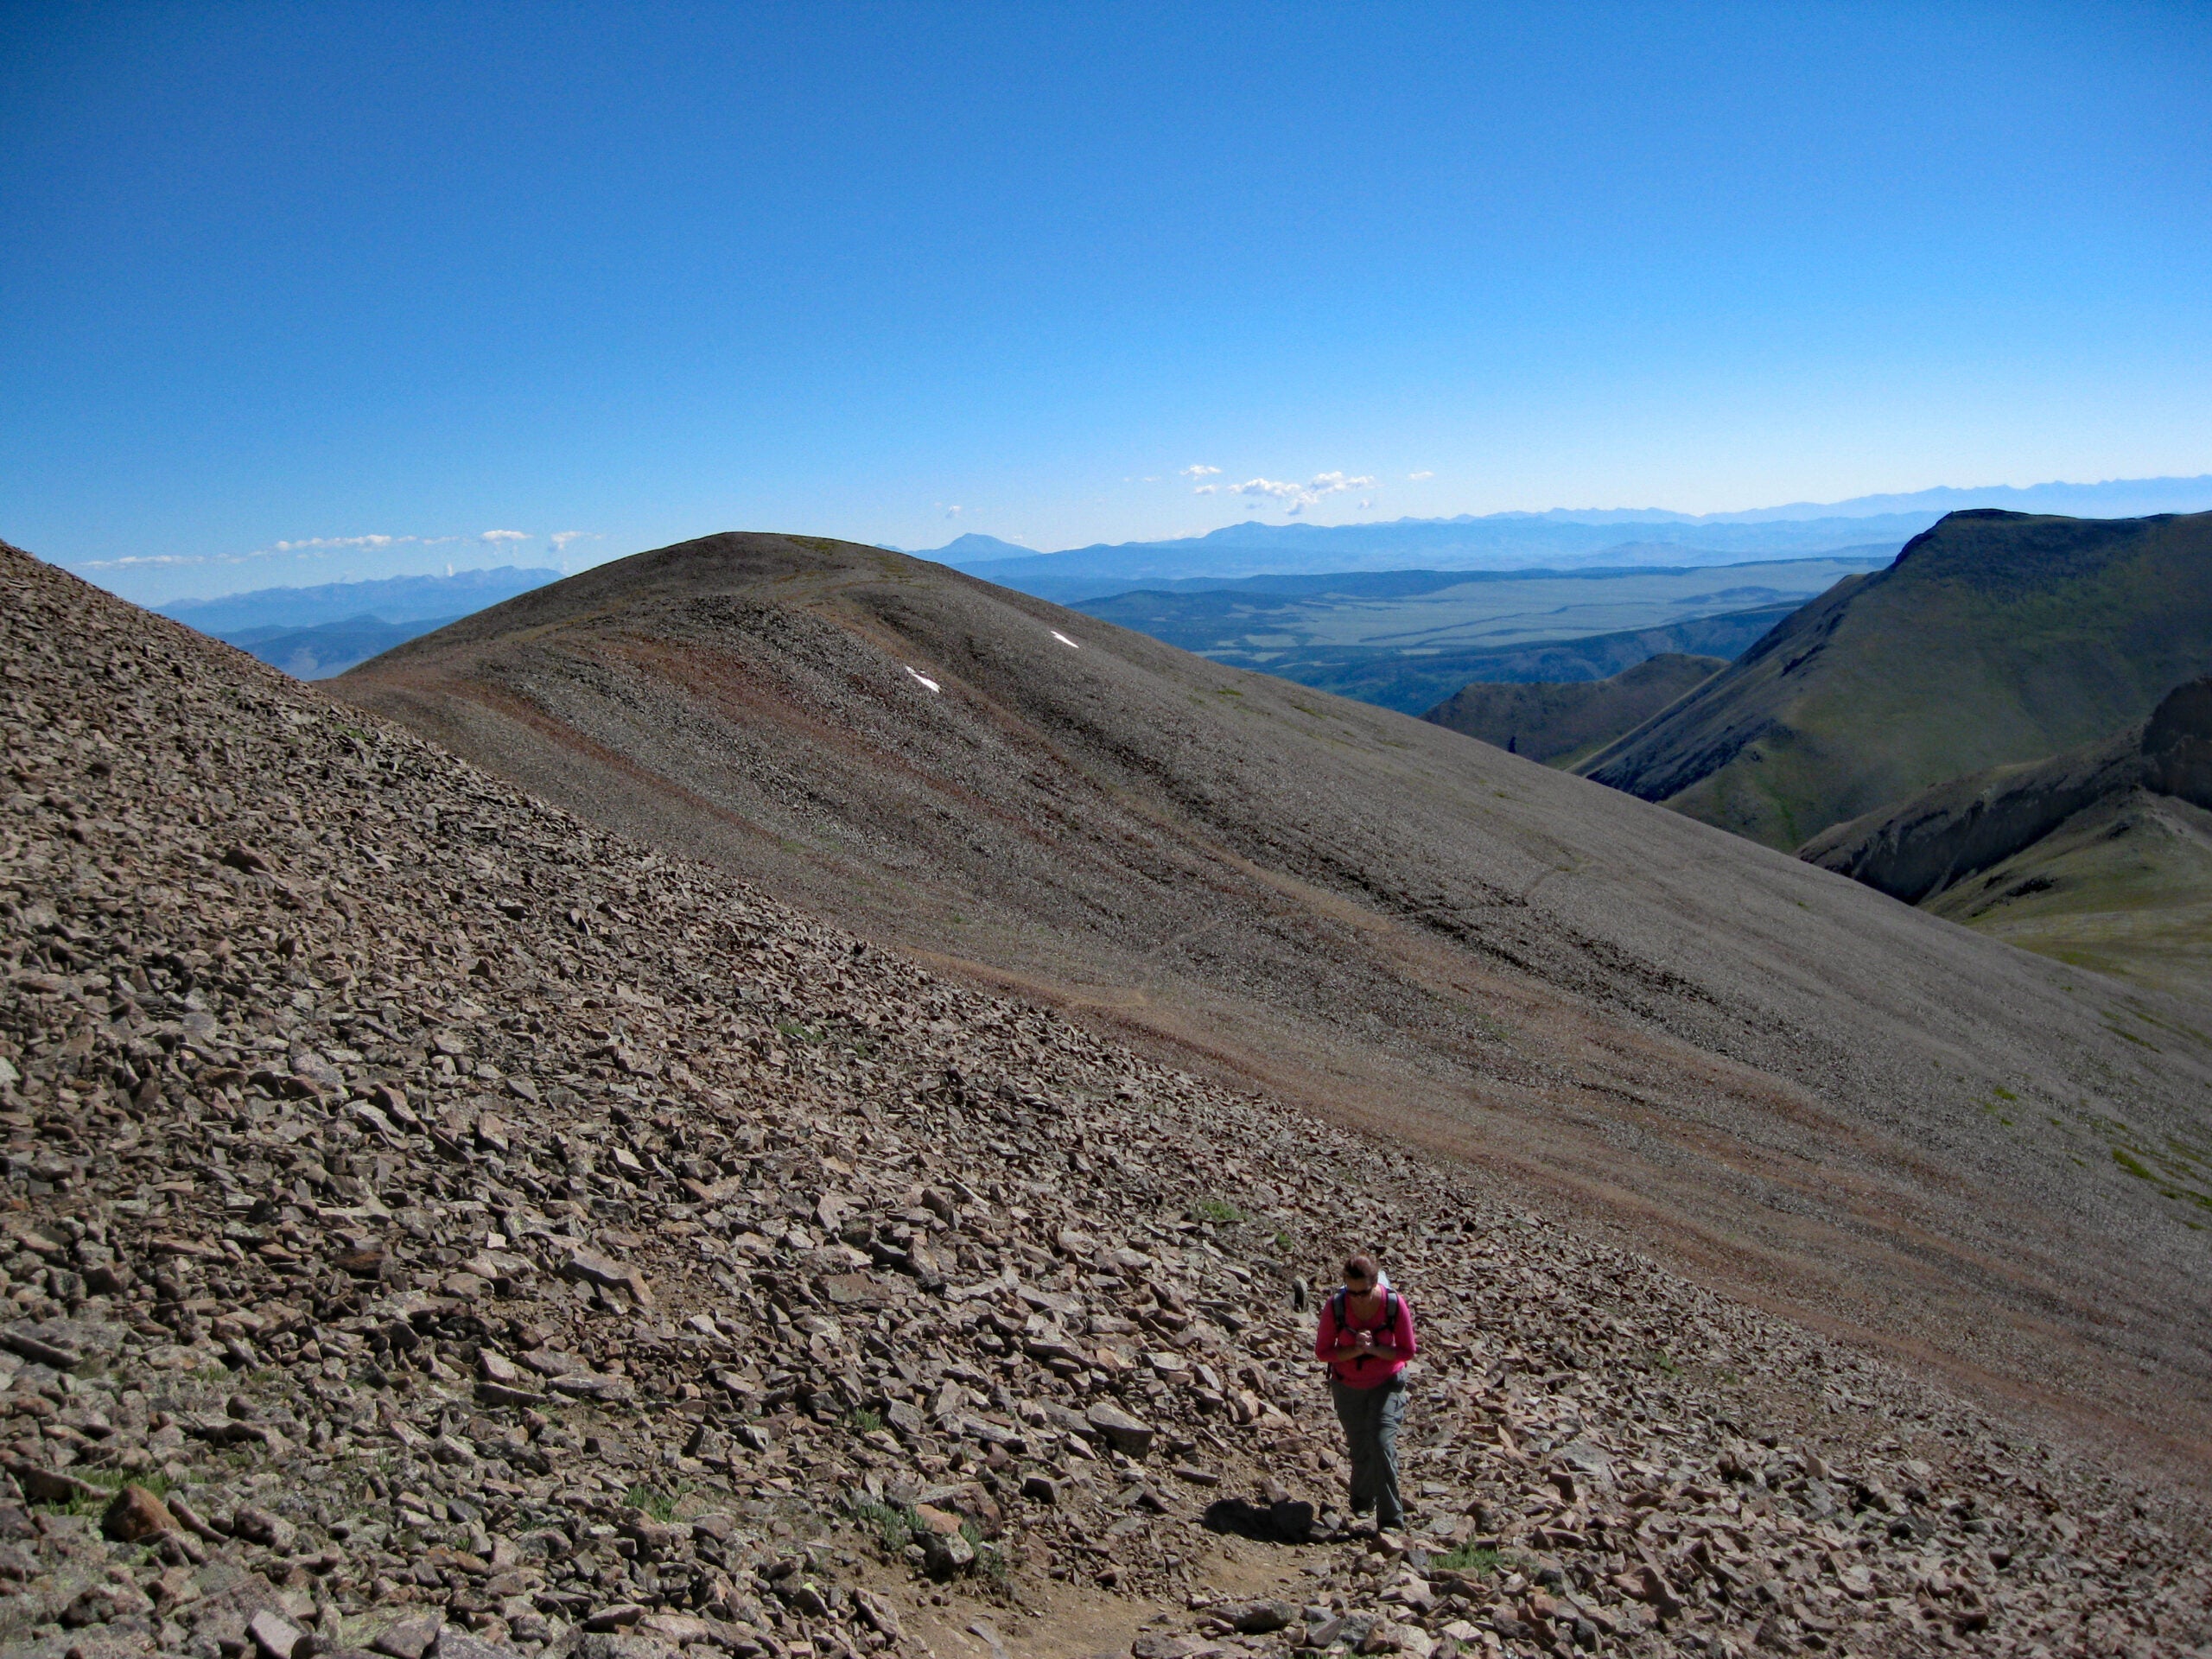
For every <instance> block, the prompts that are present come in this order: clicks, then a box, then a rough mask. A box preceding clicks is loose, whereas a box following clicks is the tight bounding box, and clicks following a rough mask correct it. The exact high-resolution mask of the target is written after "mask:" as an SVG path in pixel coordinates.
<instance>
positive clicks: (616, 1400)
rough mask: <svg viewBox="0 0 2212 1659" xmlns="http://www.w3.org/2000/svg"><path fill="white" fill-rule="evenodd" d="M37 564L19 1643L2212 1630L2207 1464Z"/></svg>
mask: <svg viewBox="0 0 2212 1659" xmlns="http://www.w3.org/2000/svg"><path fill="white" fill-rule="evenodd" d="M0 578H4V582H5V584H6V592H7V594H8V600H9V602H8V604H7V605H6V606H5V607H4V608H0V675H4V679H5V686H4V691H5V696H6V703H5V713H4V719H3V720H0V730H4V733H5V738H6V745H7V763H8V767H9V779H10V783H9V787H8V791H7V793H6V795H5V797H4V799H0V814H3V815H4V816H0V837H4V845H5V849H6V856H5V858H4V861H0V950H4V963H0V1124H4V1125H5V1127H6V1128H7V1130H8V1132H9V1144H8V1148H7V1164H6V1175H7V1181H8V1188H7V1191H8V1194H9V1197H10V1205H11V1206H12V1207H11V1208H10V1210H9V1211H8V1212H7V1214H6V1216H5V1217H4V1219H0V1226H4V1229H5V1239H4V1249H0V1275H4V1276H0V1294H3V1295H4V1296H5V1297H6V1298H7V1300H9V1301H10V1303H11V1304H12V1306H11V1308H10V1309H9V1310H7V1311H6V1317H5V1318H4V1319H0V1350H4V1354H5V1357H4V1358H0V1383H4V1387H0V1418H4V1427H0V1433H4V1435H6V1436H7V1437H9V1438H8V1440H7V1442H6V1450H5V1453H4V1456H5V1469H6V1471H7V1474H6V1479H7V1481H8V1482H10V1483H12V1490H11V1491H7V1492H6V1493H5V1494H4V1495H0V1496H3V1497H4V1501H0V1652H5V1653H7V1654H9V1655H10V1656H14V1655H19V1654H20V1655H31V1654H36V1655H39V1656H42V1659H43V1656H52V1659H63V1656H65V1655H72V1654H83V1655H86V1656H92V1655H95V1654H97V1655H103V1656H105V1655H118V1656H120V1655H126V1654H133V1653H150V1652H156V1651H160V1652H164V1653H188V1654H194V1655H199V1656H205V1659H216V1656H230V1655H236V1654H241V1653H248V1654H259V1655H264V1656H265V1655H278V1656H283V1659H301V1656H306V1655H309V1654H317V1653H327V1652H334V1653H341V1654H343V1653H351V1652H354V1651H357V1650H359V1649H364V1648H373V1649H374V1650H375V1651H377V1652H378V1653H381V1654H384V1655H386V1656H391V1659H420V1656H423V1655H425V1654H428V1655H430V1656H433V1659H455V1656H467V1659H475V1656H481V1655H486V1654H499V1653H516V1654H522V1655H536V1656H540V1659H562V1656H566V1655H569V1654H571V1653H580V1654H583V1655H587V1656H594V1659H596V1656H601V1655H605V1656H617V1655H620V1656H664V1655H667V1654H671V1653H673V1652H675V1651H677V1650H679V1649H683V1650H690V1651H696V1652H698V1653H702V1654H703V1653H714V1652H726V1653H734V1654H736V1655H739V1656H743V1659H758V1656H771V1655H772V1656H779V1659H781V1656H799V1655H820V1656H847V1655H857V1654H871V1653H891V1654H916V1655H918V1654H920V1653H923V1652H926V1651H936V1652H938V1653H944V1654H950V1653H954V1652H966V1651H980V1650H982V1649H988V1650H989V1651H991V1652H992V1653H994V1654H998V1653H1001V1652H1034V1653H1052V1652H1058V1651H1090V1650H1091V1649H1095V1648H1096V1646H1097V1645H1100V1643H1099V1642H1098V1640H1097V1638H1096V1633H1098V1632H1101V1631H1105V1632H1117V1633H1115V1634H1112V1636H1111V1639H1112V1640H1113V1641H1114V1643H1116V1645H1128V1646H1129V1647H1130V1648H1131V1649H1132V1650H1133V1651H1134V1652H1135V1653H1136V1654H1137V1655H1139V1656H1141V1659H1156V1656H1168V1655H1180V1656H1198V1655H1200V1654H1206V1653H1220V1654H1224V1655H1226V1654H1230V1653H1260V1652H1266V1651H1275V1650H1287V1649H1293V1648H1299V1647H1304V1648H1308V1649H1325V1648H1327V1647H1330V1646H1332V1645H1338V1644H1341V1645H1345V1646H1357V1648H1358V1649H1360V1650H1361V1651H1363V1652H1383V1651H1396V1652H1402V1653H1409V1654H1414V1655H1416V1656H1428V1655H1433V1654H1435V1653H1439V1652H1446V1653H1449V1652H1452V1651H1455V1650H1459V1651H1470V1652H1515V1653H1526V1652H1529V1651H1533V1650H1535V1649H1542V1650H1545V1651H1550V1652H1564V1651H1567V1650H1568V1649H1570V1648H1579V1649H1584V1650H1592V1651H1599V1652H1605V1651H1613V1652H1624V1653H1655V1654H1656V1653H1668V1652H1697V1653H1701V1654H1713V1653H1727V1652H1743V1651H1745V1650H1748V1649H1749V1648H1750V1647H1751V1646H1752V1645H1753V1644H1754V1643H1757V1644H1758V1645H1760V1646H1763V1647H1766V1648H1772V1649H1795V1648H1797V1647H1801V1646H1802V1647H1807V1648H1812V1647H1819V1648H1821V1649H1838V1648H1841V1649H1847V1650H1849V1651H1853V1652H1867V1653H1877V1652H1908V1651H1922V1650H1925V1649H1927V1648H1929V1646H1931V1645H1934V1644H1938V1643H1948V1642H1957V1641H1964V1642H1967V1643H1970V1644H1971V1645H1972V1646H1973V1647H1974V1649H1976V1650H1979V1651H1987V1652H2021V1653H2028V1652H2034V1651H2053V1650H2056V1651H2088V1650H2112V1649H2114V1648H2115V1646H2116V1645H2118V1644H2120V1643H2132V1644H2133V1647H2134V1649H2135V1650H2138V1651H2145V1652H2174V1653H2178V1652H2181V1651H2183V1650H2184V1649H2185V1647H2186V1645H2187V1644H2189V1643H2195V1642H2199V1641H2202V1640H2204V1639H2206V1638H2207V1637H2212V1627H2208V1624H2207V1620H2206V1616H2205V1607H2206V1605H2207V1599H2208V1586H2207V1583H2206V1580H2205V1578H2204V1568H2203V1560H2204V1556H2203V1554H2202V1542H2203V1540H2204V1529H2203V1516H2202V1511H2201V1510H2199V1509H2198V1508H2197V1507H2196V1506H2195V1504H2194V1503H2193V1502H2192V1501H2190V1500H2188V1499H2186V1498H2185V1497H2182V1496H2180V1495H2178V1494H2177V1491H2174V1490H2171V1489H2170V1488H2169V1487H2168V1486H2166V1485H2165V1484H2163V1483H2161V1482H2159V1481H2157V1480H2152V1479H2147V1478H2139V1477H2131V1476H2128V1475H2126V1474H2124V1473H2121V1472H2120V1471H2115V1470H2114V1469H2113V1468H2111V1467H2109V1466H2103V1465H2100V1464H2099V1463H2098V1462H2097V1461H2096V1460H2095V1459H2094V1458H2093V1457H2090V1456H2088V1454H2086V1453H2084V1452H2079V1451H2075V1450H2069V1449H2068V1448H2066V1447H2063V1446H2055V1445H2050V1444H2046V1443H2044V1442H2042V1441H2040V1440H2038V1439H2037V1437H2036V1435H2035V1434H2034V1433H2031V1432H2030V1431H2028V1430H2025V1429H2023V1428H2020V1427H2007V1426H2003V1425H2000V1424H1999V1423H1997V1422H1995V1421H1992V1420H1991V1419H1990V1418H1989V1417H1987V1416H1986V1414H1983V1413H1982V1412H1981V1411H1980V1410H1977V1409H1975V1408H1971V1407H1969V1406H1967V1405H1965V1404H1963V1403H1961V1402H1960V1401H1959V1400H1958V1399H1956V1398H1955V1397H1953V1396H1951V1395H1947V1394H1945V1393H1944V1392H1942V1390H1941V1389H1937V1388H1936V1387H1934V1386H1932V1385H1930V1384H1929V1383H1925V1382H1921V1381H1915V1380H1913V1379H1910V1378H1908V1377H1906V1376H1903V1375H1901V1374H1899V1373H1898V1372H1897V1370H1894V1369H1892V1368H1891V1367H1889V1366H1886V1365H1885V1364H1883V1363H1879V1362H1878V1361H1875V1360H1872V1359H1871V1358H1869V1357H1867V1356H1866V1355H1865V1354H1864V1353H1861V1352H1858V1351H1853V1350H1851V1349H1849V1348H1847V1347H1846V1346H1843V1345H1841V1344H1835V1343H1833V1342H1831V1341H1828V1340H1826V1339H1823V1338H1821V1337H1819V1336H1816V1335H1815V1334H1813V1333H1811V1332H1808V1331H1806V1330H1804V1329H1802V1328H1798V1327H1794V1326H1791V1325H1787V1324H1785V1323H1783V1322H1781V1321H1778V1320H1777V1319H1772V1318H1770V1317H1769V1316H1766V1315H1764V1314H1762V1313H1758V1312H1755V1311H1753V1310H1752V1309H1751V1308H1749V1307H1747V1306H1744V1305H1742V1304H1740V1303H1734V1302H1731V1301H1729V1300H1726V1299H1724V1298H1721V1297H1719V1296H1716V1295H1714V1294H1712V1293H1710V1292H1709V1291H1707V1290H1705V1289H1702V1288H1700V1287H1698V1286H1696V1285H1694V1284H1693V1283H1690V1282H1688V1281H1686V1280H1684V1279H1682V1278H1681V1277H1679V1276H1677V1275H1675V1274H1669V1273H1668V1272H1665V1271H1662V1270H1661V1269H1660V1268H1657V1267H1656V1265H1655V1264H1654V1263H1653V1262H1651V1261H1650V1260H1649V1259H1648V1258H1646V1257H1644V1256H1642V1255H1638V1254H1637V1253H1635V1252H1633V1251H1630V1250H1625V1249H1621V1248H1619V1247H1618V1245H1617V1244H1614V1243H1609V1242H1607V1241H1606V1240H1605V1239H1604V1238H1602V1237H1593V1236H1579V1235H1578V1234H1577V1233H1576V1232H1575V1231H1574V1230H1573V1229H1572V1228H1570V1227H1568V1226H1565V1225H1561V1224H1557V1223H1554V1222H1551V1221H1548V1220H1547V1219H1545V1218H1543V1217H1540V1216H1538V1215H1536V1214H1535V1213H1532V1212H1531V1211H1529V1209H1528V1208H1527V1207H1526V1205H1524V1204H1522V1203H1519V1202H1516V1201H1514V1200H1513V1198H1512V1197H1511V1195H1510V1194H1506V1193H1501V1192H1498V1191H1497V1190H1495V1189H1494V1188H1493V1187H1492V1186H1491V1185H1489V1184H1488V1183H1487V1182H1486V1181H1485V1180H1484V1179H1483V1178H1481V1177H1479V1176H1478V1175H1477V1174H1476V1173H1474V1172H1473V1171H1471V1169H1469V1168H1467V1167H1465V1166H1456V1165H1452V1164H1449V1163H1446V1162H1441V1161H1438V1160H1430V1159H1427V1158H1424V1157H1422V1156H1419V1155H1416V1154H1412V1153H1410V1152H1408V1151H1406V1150H1404V1149H1403V1148H1401V1147H1393V1146H1390V1145H1389V1144H1387V1143H1383V1142H1380V1141H1374V1140H1370V1139H1365V1138H1362V1137H1359V1136H1356V1135H1351V1134H1348V1133H1345V1132H1343V1131H1340V1130H1337V1129H1333V1128H1328V1127H1326V1126H1324V1125H1322V1124H1319V1123H1317V1122H1315V1121H1313V1119H1312V1118H1310V1117H1306V1116H1301V1115H1299V1114H1297V1113H1294V1112H1290V1111H1287V1110H1286V1109H1283V1108H1281V1106H1280V1105H1278V1104H1275V1103H1271V1102H1270V1101H1268V1100H1267V1099H1264V1098H1259V1097H1255V1096H1243V1095H1237V1094H1233V1093H1230V1092H1227V1091H1224V1090H1222V1089H1220V1088H1219V1087H1217V1086H1213V1085H1210V1084H1205V1083H1202V1082H1200V1081H1198V1080H1196V1079H1193V1078H1192V1077H1187V1076H1184V1075H1181V1074H1179V1073H1178V1072H1176V1071H1172V1070H1169V1069H1166V1068H1164V1067H1162V1066H1160V1065H1157V1064H1154V1063H1152V1062H1150V1061H1147V1060H1145V1059H1143V1058H1140V1057H1138V1056H1136V1055H1135V1054H1133V1053H1131V1052H1128V1051H1126V1050H1124V1049H1121V1048H1118V1047H1116V1046H1114V1045H1112V1044H1110V1043H1108V1042H1105V1041H1103V1040H1101V1039H1098V1038H1096V1037H1095V1036H1093V1035H1090V1034H1089V1033H1085V1032H1084V1031H1083V1030H1081V1029H1079V1028H1077V1027H1074V1026H1072V1025H1071V1024H1070V1023H1069V1022H1068V1021H1066V1020H1063V1019H1061V1018H1059V1017H1058V1016H1057V1015H1055V1014H1051V1013H1049V1012H1046V1011H1043V1010H1040V1009H1038V1008H1036V1007H1027V1006H1024V1005H1022V1004H1021V1003H1020V1002H1016V1001H1006V1000H1003V999H998V998H994V997H989V996H984V995H976V994H975V993H973V992H970V991H966V990H963V989H961V988H957V987H955V986H953V985H951V984H950V983H948V982H945V981H944V980H942V979H940V978H938V977H936V976H932V975H931V974H929V973H927V972H925V971H922V970H920V969H917V968H916V967H915V966H914V965H912V963H910V962H908V961H906V960H902V959H901V958H899V957H897V956H894V955H893V954H890V953H887V952H885V951H883V950H879V949H876V948H874V947H872V946H869V945H867V944H862V943H861V942H860V941H859V940H857V939H855V938H853V937H852V936H850V935H849V934H846V933H842V932H840V931H837V930H836V929H834V928H830V927H828V926H824V925H821V924H819V923H817V922H815V921H813V920H810V919H809V918H807V917H805V916H804V915H802V914H799V913H797V912H793V911H791V910H790V909H787V908H785V907H784V906H781V905H779V904H778V903H777V902H775V901H774V900H773V899H771V898H769V897H767V896H766V895H764V894H762V893H760V892H758V891H756V890H753V889H750V888H747V887H745V886H743V885H741V884H740V883H737V882H735V881H733V880H730V879H728V877H726V876H724V875H721V874H718V873H716V872H714V871H712V870H709V869H708V868H702V867H701V866H697V865H694V864H690V863H687V862H683V861H678V860H674V859H671V858H669V857H666V856H664V855H657V854H654V853H652V852H651V851H648V850H647V849H644V848H642V847H640V846H639V845H638V844H636V843H634V842H628V841H626V840H624V839H622V838H621V837H619V836H612V835H608V834H605V833H603V832H601V831H598V830H595V829H592V828H590V827H588V826H587V825H585V824H583V823H581V822H579V821H578V820H576V819H575V818H573V817H569V816H567V815H565V814H563V813H562V812H560V811H557V810H552V809H550V808H548V807H546V806H545V805H543V804H540V803H537V802H536V801H533V800H531V799H530V798H526V797H524V796H523V795H521V794H519V793H518V792H517V791H514V790H512V788H510V787H508V786H506V785H502V784H500V783H499V782H497V781H495V780H493V779H491V778H489V777H487V776H486V775H485V774H483V773H481V772H477V771H475V770H474V769H473V768H471V767H469V766H467V765H465V764H463V763H461V762H460V761H457V760H454V758H453V757H452V756H450V755H449V754H447V753H443V752H442V751H440V750H438V749H436V748H435V747H432V746H430V745H429V744H427V743H424V742H423V741H419V740H418V739H416V738H414V737H412V736H410V734H406V733H405V732H403V731H401V730H398V729H397V728H392V727H390V726H388V725H385V724H384V723H382V722H381V721H377V720H375V719H373V718H371V717H368V716H365V715H362V714H361V713H360V712H359V711H358V710H356V709H350V708H346V707H344V706H341V705H339V704H336V703H334V702H331V701H329V700H328V699H327V698H325V697H323V696H321V695H319V694H318V693H316V692H315V691H313V690H308V689H305V688H302V687H299V686H296V685H294V684H291V683H288V682H286V681H284V680H283V679H282V678H281V677H279V676H277V675H276V674H275V673H273V672H271V671H266V670H264V669H262V668H261V667H260V666H259V665H257V664H254V663H252V662H251V661H250V660H248V659H246V658H242V657H240V656H238V654H236V653H233V652H229V651H227V650H226V649H224V648H222V647H219V646H215V645H212V644H210V643H208V642H207V641H205V640H202V639H198V638H196V637H194V636H192V635H190V634H188V633H187V632H185V631H184V630H182V629H181V628H177V627H174V626H169V625H166V624H163V623H162V622H160V621H159V620H155V619H150V618H148V617H146V616H145V615H143V613H137V612H134V611H132V610H131V609H130V608H129V607H124V606H122V605H120V604H118V603H117V602H115V601H111V600H109V599H107V598H105V596H103V595H100V594H97V593H95V592H93V591H92V590H90V589H88V588H84V587H83V586H82V585H80V584H79V583H77V582H73V580H71V579H69V578H67V577H66V576H63V575H60V574H59V573H57V572H54V571H53V570H51V569H48V568H45V567H42V566H41V565H39V564H37V563H35V562H34V561H32V560H30V559H29V558H28V557H26V556H22V555H21V554H19V553H17V552H16V551H14V550H0ZM1355 1242H1356V1243H1360V1244H1364V1245H1370V1246H1372V1247H1375V1248H1376V1249H1380V1250H1381V1251H1382V1252H1383V1255H1384V1259H1385V1261H1386V1262H1387V1263H1388V1265H1389V1268H1390V1271H1391V1273H1392V1274H1393V1277H1394V1279H1395V1281H1397V1283H1398V1284H1399V1286H1400V1287H1401V1288H1402V1290H1403V1291H1404V1292H1405V1293H1406V1294H1408V1295H1409V1296H1410V1297H1411V1298H1412V1299H1413V1301H1414V1306H1415V1308H1416V1309H1417V1310H1418V1312H1419V1313H1420V1315H1421V1319H1422V1330H1423V1335H1424V1340H1425V1343H1426V1345H1427V1354H1426V1355H1425V1357H1424V1358H1423V1360H1422V1361H1421V1364H1420V1367H1419V1369H1418V1370H1417V1373H1416V1383H1415V1399H1414V1408H1413V1411H1412V1414H1411V1420H1410V1423H1411V1426H1410V1427H1409V1430H1408V1437H1407V1485H1408V1493H1409V1495H1410V1496H1411V1497H1412V1498H1413V1501H1414V1506H1415V1517H1414V1519H1415V1530H1414V1532H1413V1533H1412V1535H1410V1536H1408V1538H1405V1539H1402V1540H1395V1541H1363V1540H1361V1539H1358V1538H1357V1537H1354V1536H1352V1535H1351V1534H1350V1532H1349V1531H1348V1529H1347V1527H1346V1524H1345V1522H1346V1517H1344V1516H1342V1515H1341V1514H1340V1513H1339V1512H1338V1511H1339V1510H1340V1508H1341V1501H1342V1500H1341V1487H1340V1485H1339V1484H1338V1481H1339V1478H1340V1474H1341V1469H1340V1465H1338V1462H1337V1460H1336V1442H1335V1436H1334V1433H1333V1429H1332V1424H1331V1422H1330V1421H1329V1417H1328V1411H1327V1408H1326V1405H1325V1398H1324V1396H1323V1395H1321V1394H1320V1392H1319V1387H1318V1384H1317V1383H1316V1381H1315V1378H1314V1376H1313V1367H1312V1365H1311V1363H1310V1360H1309V1359H1308V1357H1307V1344H1308V1342H1309V1340H1310V1338H1309V1335H1308V1319H1309V1318H1310V1308H1307V1307H1304V1306H1301V1303H1302V1302H1304V1301H1305V1300H1306V1291H1305V1285H1306V1282H1308V1281H1313V1280H1314V1279H1315V1278H1317V1277H1318V1276H1319V1275H1320V1274H1322V1273H1323V1272H1325V1270H1326V1269H1327V1268H1328V1267H1329V1266H1330V1265H1331V1263H1332V1261H1333V1259H1334V1258H1335V1257H1336V1256H1338V1255H1339V1254H1340V1253H1341V1252H1342V1251H1343V1250H1344V1248H1345V1247H1346V1245H1347V1243H1355ZM1138 1630H1141V1631H1142V1633H1141V1634H1137V1635H1136V1637H1135V1641H1134V1643H1132V1642H1131V1641H1130V1637H1131V1635H1132V1634H1133V1633H1135V1632H1136V1631H1138ZM978 1644H980V1647H979V1645H978Z"/></svg>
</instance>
